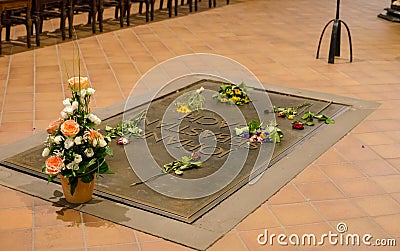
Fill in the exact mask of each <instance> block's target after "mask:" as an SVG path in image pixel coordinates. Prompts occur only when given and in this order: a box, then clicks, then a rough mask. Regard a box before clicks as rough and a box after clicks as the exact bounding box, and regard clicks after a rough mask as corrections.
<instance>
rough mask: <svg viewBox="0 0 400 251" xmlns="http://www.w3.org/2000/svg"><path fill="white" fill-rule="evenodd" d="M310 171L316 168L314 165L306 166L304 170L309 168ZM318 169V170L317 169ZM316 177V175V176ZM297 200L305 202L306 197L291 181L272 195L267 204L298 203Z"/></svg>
mask: <svg viewBox="0 0 400 251" xmlns="http://www.w3.org/2000/svg"><path fill="white" fill-rule="evenodd" d="M310 169H311V171H310V172H308V173H312V171H313V170H315V168H312V166H310V167H308V168H306V169H305V170H304V171H303V172H302V174H303V173H304V172H306V171H307V170H310ZM315 171H317V170H315ZM300 175H301V174H300ZM305 176H306V175H303V176H302V177H305ZM298 177H299V176H297V177H296V178H295V182H296V181H297V180H298ZM314 177H315V176H314ZM296 202H305V198H304V197H303V195H302V194H301V193H300V192H299V191H298V190H297V188H296V186H295V185H293V183H289V184H287V185H286V186H284V187H283V188H281V190H279V191H278V192H277V193H276V194H275V195H274V196H272V197H271V198H270V199H268V202H267V203H266V204H267V205H275V204H290V203H296Z"/></svg>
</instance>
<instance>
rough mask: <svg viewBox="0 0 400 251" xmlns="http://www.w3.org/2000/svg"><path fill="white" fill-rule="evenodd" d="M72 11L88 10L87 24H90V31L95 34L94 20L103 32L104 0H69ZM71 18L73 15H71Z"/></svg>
mask: <svg viewBox="0 0 400 251" xmlns="http://www.w3.org/2000/svg"><path fill="white" fill-rule="evenodd" d="M71 1H72V10H73V11H74V12H88V24H91V25H92V32H93V34H96V22H98V23H99V30H100V32H103V12H104V0H71ZM72 19H73V15H72Z"/></svg>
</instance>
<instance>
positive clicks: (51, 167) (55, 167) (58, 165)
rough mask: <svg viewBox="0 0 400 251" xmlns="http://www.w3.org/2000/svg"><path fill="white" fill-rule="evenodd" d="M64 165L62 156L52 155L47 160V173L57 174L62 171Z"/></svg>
mask: <svg viewBox="0 0 400 251" xmlns="http://www.w3.org/2000/svg"><path fill="white" fill-rule="evenodd" d="M63 167H64V162H63V160H62V158H60V157H58V156H51V157H49V158H48V159H47V160H46V171H45V172H46V173H47V174H49V175H56V174H58V173H59V172H61V169H62V168H63Z"/></svg>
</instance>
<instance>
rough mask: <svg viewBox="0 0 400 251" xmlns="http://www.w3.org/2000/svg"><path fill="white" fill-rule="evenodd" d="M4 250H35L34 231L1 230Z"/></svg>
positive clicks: (0, 241)
mask: <svg viewBox="0 0 400 251" xmlns="http://www.w3.org/2000/svg"><path fill="white" fill-rule="evenodd" d="M0 243H1V245H0V246H1V249H2V250H33V248H32V229H30V228H28V229H10V230H0Z"/></svg>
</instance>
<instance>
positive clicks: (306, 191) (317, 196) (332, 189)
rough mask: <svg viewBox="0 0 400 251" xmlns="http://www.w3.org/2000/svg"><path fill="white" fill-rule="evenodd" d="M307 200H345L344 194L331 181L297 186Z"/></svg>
mask: <svg viewBox="0 0 400 251" xmlns="http://www.w3.org/2000/svg"><path fill="white" fill-rule="evenodd" d="M297 187H298V189H299V190H300V192H301V193H302V194H303V195H304V196H305V198H306V199H307V200H328V199H340V198H343V197H344V195H343V193H342V192H341V191H340V190H339V189H338V188H337V187H336V186H335V185H334V183H332V182H329V181H326V182H325V181H324V182H312V183H303V184H298V185H297Z"/></svg>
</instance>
